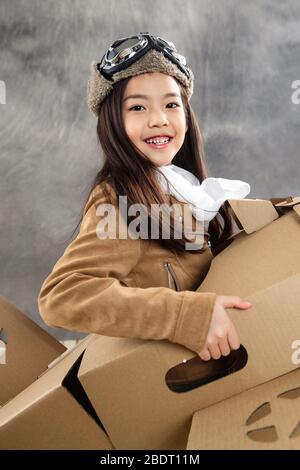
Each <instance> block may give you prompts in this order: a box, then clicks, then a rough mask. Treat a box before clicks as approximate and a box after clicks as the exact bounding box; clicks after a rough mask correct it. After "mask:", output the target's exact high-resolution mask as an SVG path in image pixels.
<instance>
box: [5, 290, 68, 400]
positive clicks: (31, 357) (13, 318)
mask: <svg viewBox="0 0 300 470" xmlns="http://www.w3.org/2000/svg"><path fill="white" fill-rule="evenodd" d="M65 350H66V348H65V347H64V346H63V345H62V344H60V343H59V341H57V340H56V339H55V338H53V337H52V336H50V335H49V334H48V333H46V332H45V331H44V330H43V329H42V328H40V327H39V326H38V325H37V324H36V323H34V322H33V321H32V320H30V318H28V317H27V316H26V315H24V313H22V312H21V311H20V310H19V309H18V308H17V307H16V306H15V305H13V304H12V303H10V302H8V300H7V299H5V298H4V297H3V296H0V384H1V386H0V406H1V405H3V404H4V403H5V402H6V401H7V400H10V399H11V398H12V397H14V396H15V395H17V394H18V393H19V392H21V391H22V390H23V389H24V388H25V387H27V386H28V385H30V384H31V383H32V382H33V381H34V380H36V379H37V377H38V375H39V374H41V373H42V372H43V371H44V370H45V369H46V368H47V365H48V364H49V363H50V362H52V361H53V360H54V359H55V358H57V357H58V356H60V355H61V354H62V353H63V352H64V351H65Z"/></svg>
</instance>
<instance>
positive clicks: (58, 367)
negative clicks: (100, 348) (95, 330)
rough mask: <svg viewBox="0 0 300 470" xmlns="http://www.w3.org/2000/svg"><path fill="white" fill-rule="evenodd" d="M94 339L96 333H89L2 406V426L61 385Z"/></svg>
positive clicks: (0, 421) (0, 413)
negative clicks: (58, 360)
mask: <svg viewBox="0 0 300 470" xmlns="http://www.w3.org/2000/svg"><path fill="white" fill-rule="evenodd" d="M93 340H94V335H88V336H86V337H85V338H83V339H82V340H81V341H80V342H79V343H78V344H77V345H76V346H75V347H74V348H72V349H70V350H68V351H67V352H68V354H66V355H65V354H63V355H62V356H63V357H62V360H61V361H60V362H58V363H57V364H55V365H54V366H53V367H51V368H50V369H46V371H45V373H44V374H42V375H41V376H40V377H39V378H38V379H37V380H35V381H34V382H33V383H31V384H30V385H29V386H28V387H27V388H25V389H24V390H23V391H22V392H20V393H19V394H18V395H17V396H16V397H14V398H12V399H11V400H9V401H8V402H7V403H5V405H4V406H3V407H2V408H0V427H1V426H3V424H5V422H6V421H7V420H8V419H11V418H12V417H13V416H16V415H17V414H18V413H21V412H22V411H23V410H26V409H27V408H29V407H30V406H32V404H34V403H35V402H37V401H38V400H41V399H43V397H45V396H46V395H50V394H51V393H52V392H53V391H54V390H56V389H57V388H58V387H60V386H61V384H62V382H63V379H64V378H65V376H66V374H67V373H68V371H69V370H70V368H71V367H72V366H73V364H74V362H75V361H76V360H77V359H78V357H79V356H80V355H81V354H82V353H83V351H84V350H85V349H86V347H87V345H88V343H89V342H90V341H93Z"/></svg>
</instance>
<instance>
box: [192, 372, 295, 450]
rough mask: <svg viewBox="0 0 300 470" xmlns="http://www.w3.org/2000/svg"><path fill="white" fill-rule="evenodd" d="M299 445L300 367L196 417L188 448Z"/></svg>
mask: <svg viewBox="0 0 300 470" xmlns="http://www.w3.org/2000/svg"><path fill="white" fill-rule="evenodd" d="M299 448H300V370H299V369H298V370H295V371H293V372H290V373H289V374H285V375H283V376H281V377H279V378H277V379H275V380H272V381H271V382H267V383H266V384H263V385H259V386H257V387H255V388H253V389H251V390H247V391H245V392H242V393H240V394H239V395H237V396H234V397H232V398H228V399H227V400H224V401H222V402H220V403H217V404H216V405H213V406H209V407H207V408H205V409H203V410H201V411H198V412H196V413H195V414H194V416H193V421H192V426H191V430H190V434H189V439H188V445H187V449H188V450H196V449H197V450H200V449H224V450H229V449H231V450H240V449H242V450H244V449H246V450H249V449H250V450H278V449H290V450H291V449H294V450H298V449H299Z"/></svg>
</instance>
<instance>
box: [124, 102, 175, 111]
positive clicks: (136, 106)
mask: <svg viewBox="0 0 300 470" xmlns="http://www.w3.org/2000/svg"><path fill="white" fill-rule="evenodd" d="M169 104H175V105H176V107H177V108H178V107H180V105H179V104H178V103H175V102H173V103H168V104H167V106H168V105H169ZM143 107H144V106H142V105H140V104H136V105H135V106H132V107H131V108H129V111H131V110H134V109H135V108H143ZM172 109H176V108H172Z"/></svg>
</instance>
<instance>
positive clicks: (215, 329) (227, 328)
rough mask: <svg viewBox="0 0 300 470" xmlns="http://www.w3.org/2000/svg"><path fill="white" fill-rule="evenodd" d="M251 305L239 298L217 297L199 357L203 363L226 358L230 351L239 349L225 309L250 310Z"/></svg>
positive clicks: (236, 335)
mask: <svg viewBox="0 0 300 470" xmlns="http://www.w3.org/2000/svg"><path fill="white" fill-rule="evenodd" d="M251 306H252V305H251V303H250V302H248V301H247V300H242V299H241V298H240V297H234V296H225V295H218V296H217V298H216V301H215V305H214V310H213V313H212V319H211V323H210V327H209V330H208V334H207V338H206V343H205V345H204V348H203V349H202V350H201V351H200V353H199V356H200V358H201V359H202V360H203V361H209V360H210V359H211V358H212V359H220V357H221V356H228V354H230V351H231V350H232V349H239V347H240V340H239V337H238V334H237V332H236V329H235V327H234V324H233V323H232V321H231V320H230V318H229V316H228V314H227V312H226V310H225V308H226V307H227V308H228V307H235V308H241V309H247V308H250V307H251Z"/></svg>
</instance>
